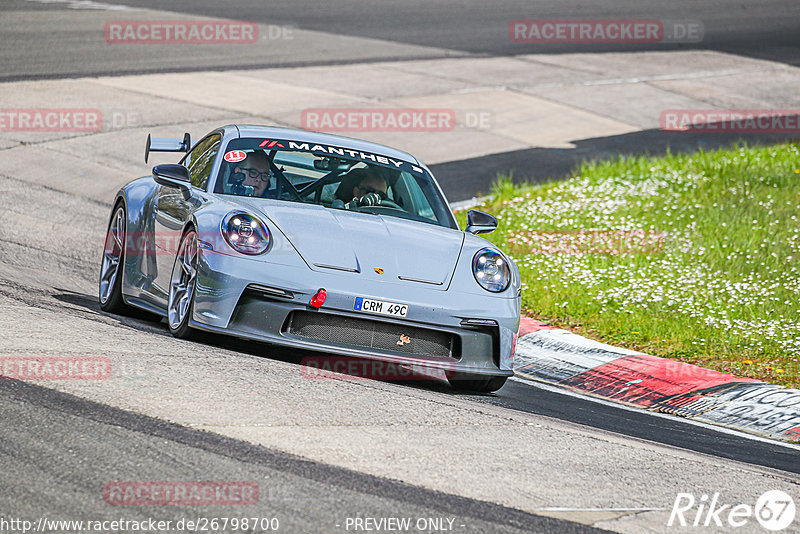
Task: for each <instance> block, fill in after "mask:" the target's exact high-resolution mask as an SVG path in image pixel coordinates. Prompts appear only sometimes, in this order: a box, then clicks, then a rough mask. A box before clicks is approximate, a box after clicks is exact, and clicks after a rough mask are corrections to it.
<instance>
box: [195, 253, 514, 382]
mask: <svg viewBox="0 0 800 534" xmlns="http://www.w3.org/2000/svg"><path fill="white" fill-rule="evenodd" d="M197 280H198V284H197V289H196V294H195V303H194V314H193V317H192V323H191V324H192V326H194V327H195V328H200V329H204V330H210V331H216V332H223V333H226V334H229V335H235V336H238V337H242V338H246V339H254V340H259V341H266V342H269V343H274V344H277V345H282V346H290V347H297V348H301V349H308V350H316V351H322V352H326V353H330V354H338V355H343V356H353V357H358V358H370V359H377V360H382V361H387V362H395V363H400V364H409V365H414V366H422V367H428V368H436V369H441V370H444V371H446V372H447V371H450V372H451V373H469V374H476V375H490V376H511V375H512V374H513V373H512V371H511V367H512V356H513V355H512V345H513V339H514V336H515V335H516V332H517V330H518V326H519V297H513V296H512V297H510V298H509V297H499V296H497V295H491V294H488V293H487V294H486V296H480V295H475V294H464V293H458V292H454V291H452V290H448V291H442V290H441V289H440V288H437V289H432V288H428V287H426V284H423V283H419V282H411V281H402V280H397V281H395V280H393V279H391V278H390V277H389V276H388V275H383V276H381V275H377V274H375V275H373V274H372V273H350V272H340V271H331V272H330V273H326V272H319V271H312V270H310V269H309V268H308V267H306V266H305V265H297V266H287V265H281V264H272V263H268V262H265V261H259V260H254V259H251V258H245V257H240V256H230V255H227V254H220V253H214V252H209V251H204V253H203V254H201V258H200V263H199V272H198V278H197ZM320 288H325V289H326V291H327V293H328V297H327V299H326V301H325V304H324V305H323V306H322V307H321V308H320V309H319V310H315V309H314V308H312V307H310V306H309V305H308V303H309V301H310V299H311V297H312V296H313V295H314V294H315V293H316V292H317V291H318V290H319V289H320ZM359 296H360V297H366V298H374V299H379V300H386V301H391V302H398V303H403V304H408V305H409V311H408V315H407V317H406V318H403V319H400V318H393V317H384V316H379V315H372V314H366V313H361V312H356V311H354V310H353V304H354V301H355V298H356V297H359ZM475 319H480V320H482V321H479V322H482V323H487V322H494V324H471V322H470V321H471V320H472V322H475V321H474V320H475ZM401 336H402V337H401ZM402 340H408V341H406V342H402Z"/></svg>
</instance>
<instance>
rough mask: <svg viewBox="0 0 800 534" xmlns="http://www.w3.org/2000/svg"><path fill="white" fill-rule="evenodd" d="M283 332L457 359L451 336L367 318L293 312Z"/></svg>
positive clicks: (454, 339)
mask: <svg viewBox="0 0 800 534" xmlns="http://www.w3.org/2000/svg"><path fill="white" fill-rule="evenodd" d="M284 332H286V333H287V334H291V335H295V336H298V337H303V338H307V339H313V340H315V341H327V342H330V343H340V344H342V345H349V346H352V347H359V348H364V349H376V350H379V351H394V352H404V353H407V354H411V355H414V356H421V357H431V356H435V357H443V356H451V357H457V356H456V354H455V346H454V345H455V342H456V339H457V338H456V336H454V335H453V334H450V333H448V332H440V331H438V330H429V329H427V328H419V327H416V326H409V325H400V324H393V323H385V322H382V321H373V320H370V319H359V318H356V317H344V316H341V315H332V314H328V313H318V312H317V313H314V312H306V311H294V312H292V313H291V315H290V316H289V318H288V320H287V321H286V324H285V325H284ZM398 342H400V344H398Z"/></svg>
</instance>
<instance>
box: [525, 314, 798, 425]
mask: <svg viewBox="0 0 800 534" xmlns="http://www.w3.org/2000/svg"><path fill="white" fill-rule="evenodd" d="M514 373H515V374H516V375H517V376H519V377H522V378H527V379H532V380H537V381H543V382H547V383H550V384H555V385H558V386H562V387H566V388H569V389H571V390H574V391H579V392H582V393H588V394H590V395H595V396H598V397H602V398H605V399H608V400H612V401H615V402H619V403H623V404H627V405H632V406H638V407H640V408H644V409H647V410H653V411H658V412H665V413H671V414H674V415H679V416H682V417H688V418H692V419H695V420H698V421H703V422H706V423H712V424H716V425H722V426H726V427H730V428H735V429H738V430H743V431H746V432H751V433H755V434H760V435H763V436H767V437H770V438H774V439H780V440H798V439H800V390H796V389H788V388H785V387H783V386H777V385H775V384H768V383H766V382H759V381H757V380H752V379H748V378H739V377H735V376H733V375H729V374H726V373H721V372H719V371H713V370H710V369H704V368H702V367H698V366H696V365H690V364H687V363H683V362H678V361H675V360H669V359H666V358H659V357H656V356H651V355H648V354H641V353H638V352H635V351H632V350H628V349H623V348H618V347H613V346H611V345H606V344H605V343H600V342H598V341H594V340H591V339H587V338H585V337H582V336H579V335H577V334H574V333H572V332H569V331H567V330H561V329H557V328H553V327H551V326H549V325H547V324H545V323H541V322H539V321H536V320H533V319H530V318H527V317H523V318H522V319H521V322H520V330H519V338H518V339H517V350H516V354H515V356H514Z"/></svg>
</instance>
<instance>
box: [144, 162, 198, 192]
mask: <svg viewBox="0 0 800 534" xmlns="http://www.w3.org/2000/svg"><path fill="white" fill-rule="evenodd" d="M153 180H155V181H156V183H157V184H161V185H165V186H167V187H175V188H177V189H180V191H181V194H182V195H183V199H184V200H189V199H190V198H191V197H192V190H191V187H190V186H191V183H192V179H191V177H190V176H189V169H187V168H186V167H184V166H183V165H178V164H177V163H165V164H163V165H156V166H155V167H153Z"/></svg>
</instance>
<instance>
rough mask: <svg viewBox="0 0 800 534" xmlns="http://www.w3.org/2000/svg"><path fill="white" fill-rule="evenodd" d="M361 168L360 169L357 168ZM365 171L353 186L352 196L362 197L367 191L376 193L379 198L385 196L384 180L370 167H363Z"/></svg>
mask: <svg viewBox="0 0 800 534" xmlns="http://www.w3.org/2000/svg"><path fill="white" fill-rule="evenodd" d="M359 170H361V169H359ZM363 170H364V171H365V172H363V173H360V174H363V177H362V178H361V180H359V182H358V185H357V186H355V187H354V188H353V198H354V199H357V198H362V197H363V196H364V195H367V194H369V193H376V194H377V195H378V196H379V197H381V200H383V199H385V198H386V180H384V179H383V178H381V177H380V176H379V175H378V174H377V173H375V171H372V170H371V169H363Z"/></svg>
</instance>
